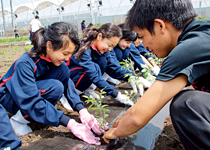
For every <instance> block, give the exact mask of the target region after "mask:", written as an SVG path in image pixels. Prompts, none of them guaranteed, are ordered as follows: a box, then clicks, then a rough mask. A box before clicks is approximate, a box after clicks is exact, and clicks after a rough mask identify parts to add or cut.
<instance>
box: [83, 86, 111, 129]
mask: <svg viewBox="0 0 210 150" xmlns="http://www.w3.org/2000/svg"><path fill="white" fill-rule="evenodd" d="M102 94H106V92H105V91H104V89H102V90H100V94H99V99H98V100H97V99H95V98H94V97H92V96H91V95H90V96H86V95H83V97H84V98H86V99H87V100H86V101H85V102H86V103H87V104H89V103H91V105H90V106H89V107H88V110H89V111H90V110H95V115H98V116H99V118H98V119H97V121H98V123H99V124H100V127H99V129H105V125H106V124H107V121H106V118H107V117H108V116H109V115H108V114H107V112H109V111H110V110H109V109H105V107H107V106H108V105H103V104H102V101H103V99H102Z"/></svg>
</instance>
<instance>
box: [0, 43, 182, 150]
mask: <svg viewBox="0 0 210 150" xmlns="http://www.w3.org/2000/svg"><path fill="white" fill-rule="evenodd" d="M31 47H32V46H31V45H28V46H6V47H5V46H1V47H0V77H1V78H2V76H3V75H4V74H5V73H6V72H7V70H8V69H9V67H10V66H11V65H12V63H13V62H14V61H15V60H16V59H17V58H19V57H20V56H21V55H22V54H23V53H24V52H25V51H28V50H30V49H31ZM56 108H57V109H60V110H62V111H64V113H65V114H66V115H68V116H70V117H73V118H78V113H77V112H73V111H69V110H66V109H65V108H63V107H62V106H61V104H60V102H59V103H58V104H57V105H56ZM8 115H9V116H10V117H11V114H9V113H8ZM30 126H31V128H32V130H33V132H32V133H29V134H27V135H25V136H22V137H20V139H21V140H22V146H23V147H24V146H28V145H29V144H30V143H32V142H35V141H37V140H41V139H42V138H54V137H56V136H62V135H64V133H66V132H69V131H68V129H67V128H65V127H60V126H59V127H58V128H57V127H51V126H47V125H40V124H37V123H31V124H30ZM69 136H70V137H72V138H75V137H73V136H72V134H71V135H69ZM183 149H184V148H183V145H182V144H181V142H180V140H179V137H178V136H177V134H176V133H175V131H174V128H173V125H172V123H171V119H170V116H168V117H167V118H166V119H165V123H164V129H163V132H162V134H161V135H160V136H159V138H158V140H157V142H156V146H155V148H154V150H183Z"/></svg>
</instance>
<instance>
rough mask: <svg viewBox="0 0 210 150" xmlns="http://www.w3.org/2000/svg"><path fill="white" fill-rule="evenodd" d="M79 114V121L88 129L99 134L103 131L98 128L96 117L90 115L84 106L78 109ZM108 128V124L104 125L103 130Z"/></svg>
mask: <svg viewBox="0 0 210 150" xmlns="http://www.w3.org/2000/svg"><path fill="white" fill-rule="evenodd" d="M79 114H80V120H81V122H82V123H83V124H84V125H85V126H86V127H87V128H89V129H92V130H93V131H94V132H95V133H96V134H98V135H101V134H103V133H104V132H105V131H104V129H99V127H100V124H99V123H98V122H97V120H96V118H95V117H94V116H93V115H91V114H90V113H89V112H88V111H87V109H86V108H83V109H81V110H80V111H79ZM107 129H108V126H107V125H106V127H105V130H107Z"/></svg>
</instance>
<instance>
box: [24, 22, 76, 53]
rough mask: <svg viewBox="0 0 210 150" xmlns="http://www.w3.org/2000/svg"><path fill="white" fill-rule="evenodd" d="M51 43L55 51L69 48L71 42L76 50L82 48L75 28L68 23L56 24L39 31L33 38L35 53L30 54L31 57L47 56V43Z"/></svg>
mask: <svg viewBox="0 0 210 150" xmlns="http://www.w3.org/2000/svg"><path fill="white" fill-rule="evenodd" d="M47 41H50V42H51V43H52V48H53V50H54V51H56V50H59V49H61V48H63V47H68V45H69V43H70V42H69V41H71V42H73V43H74V44H75V45H76V48H75V50H77V49H78V48H79V46H80V42H79V39H78V34H77V32H76V30H75V29H74V27H73V26H72V25H71V24H69V23H67V22H56V23H53V24H52V25H50V26H48V27H47V28H41V29H39V30H37V31H36V32H35V33H34V34H33V36H32V44H33V46H34V49H33V51H30V52H28V54H29V56H30V57H37V56H39V55H43V56H46V43H47Z"/></svg>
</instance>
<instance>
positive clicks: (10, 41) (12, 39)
mask: <svg viewBox="0 0 210 150" xmlns="http://www.w3.org/2000/svg"><path fill="white" fill-rule="evenodd" d="M25 41H29V37H28V36H26V37H19V38H2V39H0V44H5V43H15V42H25Z"/></svg>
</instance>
